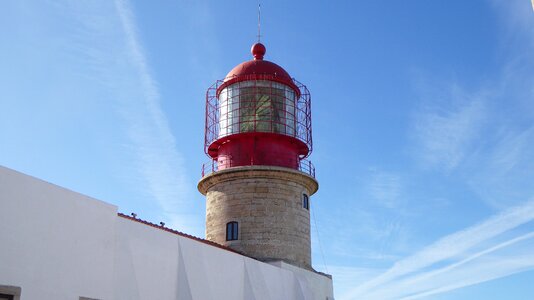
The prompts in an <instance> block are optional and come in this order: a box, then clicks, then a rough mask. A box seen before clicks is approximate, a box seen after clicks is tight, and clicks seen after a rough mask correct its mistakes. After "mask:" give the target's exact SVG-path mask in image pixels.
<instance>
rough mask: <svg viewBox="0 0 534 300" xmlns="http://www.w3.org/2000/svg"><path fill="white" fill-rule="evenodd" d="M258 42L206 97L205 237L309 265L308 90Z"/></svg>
mask: <svg viewBox="0 0 534 300" xmlns="http://www.w3.org/2000/svg"><path fill="white" fill-rule="evenodd" d="M265 52H266V49H265V46H264V45H263V44H261V43H257V44H254V45H253V46H252V55H253V57H254V59H253V60H250V61H246V62H243V63H241V64H239V65H238V66H236V67H235V68H234V69H232V70H231V71H230V72H229V73H228V75H227V76H226V77H225V78H224V79H223V80H220V81H217V82H216V83H215V84H214V85H213V86H212V87H210V88H209V89H208V92H207V94H206V132H205V134H206V135H205V151H206V154H207V155H208V156H209V157H210V159H211V160H210V163H208V164H205V165H204V166H203V171H202V176H203V177H202V179H201V180H200V182H199V183H198V190H199V191H200V192H201V193H202V194H204V195H206V239H208V240H210V241H213V242H216V243H219V244H222V245H225V246H228V247H230V248H233V249H235V250H237V251H239V252H242V253H244V254H246V255H248V256H251V257H254V258H257V259H259V260H263V261H276V260H283V261H286V262H288V263H291V264H293V265H296V266H299V267H303V268H307V269H311V244H310V211H309V209H310V196H311V195H313V194H314V193H315V192H316V191H317V189H318V183H317V181H316V180H315V178H314V177H315V170H314V168H313V165H312V164H311V162H309V161H308V160H306V159H305V158H306V157H308V156H309V155H310V153H311V151H312V135H311V109H310V105H311V97H310V93H309V91H308V89H307V88H306V87H305V86H304V85H302V84H301V83H299V82H298V81H296V80H295V79H293V78H291V76H290V75H289V74H288V73H287V72H286V71H285V70H284V69H283V68H282V67H280V66H278V65H277V64H275V63H272V62H269V61H266V60H264V59H263V56H264V54H265Z"/></svg>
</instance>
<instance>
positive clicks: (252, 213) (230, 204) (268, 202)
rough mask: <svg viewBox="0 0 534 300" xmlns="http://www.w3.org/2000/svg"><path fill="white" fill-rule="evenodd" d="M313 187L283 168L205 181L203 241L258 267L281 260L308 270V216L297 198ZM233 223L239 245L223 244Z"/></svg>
mask: <svg viewBox="0 0 534 300" xmlns="http://www.w3.org/2000/svg"><path fill="white" fill-rule="evenodd" d="M317 189H318V183H317V181H316V180H315V179H314V178H312V177H310V176H309V175H307V174H305V173H302V172H300V171H296V170H293V169H288V168H281V167H271V166H245V167H234V168H229V169H225V170H221V171H218V172H215V173H212V174H210V175H208V176H205V177H204V178H202V179H201V180H200V182H199V183H198V190H199V191H200V192H201V193H202V194H204V195H206V239H207V240H210V241H213V242H216V243H218V244H221V245H225V246H228V247H231V248H233V249H235V250H237V251H239V252H242V253H243V254H246V255H248V256H251V257H254V258H256V259H259V260H262V261H273V260H283V261H286V262H288V263H290V264H293V265H296V266H299V267H303V268H306V269H310V270H312V268H311V242H310V211H309V210H308V209H306V208H304V207H303V205H302V197H303V196H302V195H303V194H306V195H308V196H311V195H313V194H314V193H315V192H316V191H317ZM232 221H235V222H238V224H239V234H238V239H237V240H233V241H227V240H226V224H227V223H228V222H232Z"/></svg>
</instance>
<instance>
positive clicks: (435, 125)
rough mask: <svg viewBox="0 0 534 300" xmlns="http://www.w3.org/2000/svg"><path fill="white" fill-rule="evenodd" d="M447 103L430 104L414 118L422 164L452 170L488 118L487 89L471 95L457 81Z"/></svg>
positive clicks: (462, 157)
mask: <svg viewBox="0 0 534 300" xmlns="http://www.w3.org/2000/svg"><path fill="white" fill-rule="evenodd" d="M448 93H449V95H448V97H447V98H448V99H449V101H447V103H446V104H441V105H439V104H436V103H435V102H431V103H434V104H433V105H432V106H431V105H428V104H427V106H426V107H424V108H423V109H422V111H421V112H419V113H418V114H417V116H416V119H415V138H416V141H417V142H418V145H417V147H416V148H417V149H418V150H417V151H416V153H417V155H418V157H420V160H421V162H422V164H423V165H425V166H428V167H436V168H440V169H443V170H444V171H446V172H450V171H452V170H453V169H455V168H456V167H457V166H458V165H459V164H460V163H461V162H462V160H463V159H464V158H465V156H466V155H467V154H468V152H469V151H470V150H471V147H472V145H473V140H474V139H475V138H476V137H477V135H478V134H479V133H480V129H481V128H482V124H483V122H484V120H485V118H486V107H485V106H486V104H485V98H486V95H485V94H484V93H479V94H475V95H469V94H468V93H466V92H465V91H463V90H461V89H460V87H458V86H457V85H454V84H453V85H452V86H451V87H450V88H449V91H448Z"/></svg>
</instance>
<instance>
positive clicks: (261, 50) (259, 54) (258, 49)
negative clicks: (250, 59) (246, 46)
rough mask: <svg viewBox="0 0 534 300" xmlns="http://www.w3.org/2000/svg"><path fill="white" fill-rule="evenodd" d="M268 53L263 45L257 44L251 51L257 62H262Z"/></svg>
mask: <svg viewBox="0 0 534 300" xmlns="http://www.w3.org/2000/svg"><path fill="white" fill-rule="evenodd" d="M266 51H267V50H266V49H265V46H264V45H263V44H262V43H256V44H254V45H252V49H250V52H252V55H253V56H254V59H255V60H262V59H263V56H264V55H265V52H266Z"/></svg>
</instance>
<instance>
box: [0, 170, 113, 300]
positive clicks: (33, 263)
mask: <svg viewBox="0 0 534 300" xmlns="http://www.w3.org/2000/svg"><path fill="white" fill-rule="evenodd" d="M116 212H117V208H116V207H115V206H113V205H109V204H106V203H104V202H101V201H98V200H95V199H91V198H89V197H87V196H84V195H81V194H78V193H75V192H72V191H69V190H66V189H63V188H60V187H58V186H55V185H52V184H49V183H47V182H44V181H41V180H38V179H35V178H32V177H30V176H27V175H24V174H21V173H18V172H15V171H13V170H10V169H7V168H4V167H1V166H0V241H1V245H2V246H1V247H0V285H14V286H19V287H21V288H22V293H21V299H28V300H29V299H78V297H79V296H86V297H91V298H100V299H111V297H112V295H113V259H114V250H115V236H114V232H115V224H116V219H117V217H116Z"/></svg>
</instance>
